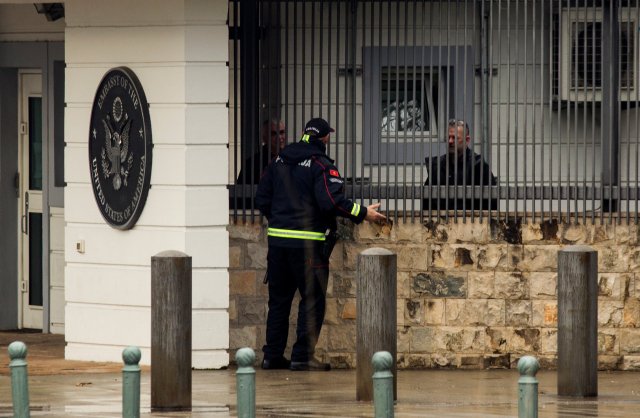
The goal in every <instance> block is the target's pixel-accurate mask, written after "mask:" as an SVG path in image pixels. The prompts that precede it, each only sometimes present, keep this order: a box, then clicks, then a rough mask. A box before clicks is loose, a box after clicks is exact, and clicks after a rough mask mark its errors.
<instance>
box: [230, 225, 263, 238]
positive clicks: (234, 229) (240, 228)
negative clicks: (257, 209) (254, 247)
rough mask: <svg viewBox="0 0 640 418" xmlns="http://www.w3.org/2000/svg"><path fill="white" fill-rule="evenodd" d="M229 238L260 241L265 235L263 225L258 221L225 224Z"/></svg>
mask: <svg viewBox="0 0 640 418" xmlns="http://www.w3.org/2000/svg"><path fill="white" fill-rule="evenodd" d="M227 230H228V231H229V238H230V239H238V240H242V241H250V242H261V241H263V239H264V236H265V227H264V225H262V224H261V223H260V222H259V221H256V222H255V223H246V224H230V225H228V226H227Z"/></svg>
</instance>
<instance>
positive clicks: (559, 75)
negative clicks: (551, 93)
mask: <svg viewBox="0 0 640 418" xmlns="http://www.w3.org/2000/svg"><path fill="white" fill-rule="evenodd" d="M556 3H557V5H558V19H560V20H559V23H558V39H561V38H560V31H561V30H562V2H561V1H558V2H556ZM569 30H570V28H569ZM561 59H562V57H561V56H560V52H559V51H558V61H559V60H561ZM561 76H562V74H560V67H558V79H560V77H561ZM563 89H564V87H563V86H562V85H561V82H560V81H558V97H559V98H561V97H562V90H563ZM557 113H558V189H557V192H558V212H557V216H558V222H562V197H561V196H562V108H561V106H560V104H559V105H558V112H557Z"/></svg>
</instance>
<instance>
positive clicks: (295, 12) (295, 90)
mask: <svg viewBox="0 0 640 418" xmlns="http://www.w3.org/2000/svg"><path fill="white" fill-rule="evenodd" d="M292 70H293V103H292V105H293V109H292V110H293V132H294V135H295V136H296V139H295V140H297V139H298V136H299V135H300V131H301V130H298V2H297V1H294V2H293V68H292ZM303 126H304V125H303Z"/></svg>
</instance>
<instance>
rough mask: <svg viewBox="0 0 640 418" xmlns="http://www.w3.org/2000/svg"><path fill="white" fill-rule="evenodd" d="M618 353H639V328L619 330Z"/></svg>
mask: <svg viewBox="0 0 640 418" xmlns="http://www.w3.org/2000/svg"><path fill="white" fill-rule="evenodd" d="M620 353H621V354H625V355H626V354H638V353H640V329H626V328H623V329H621V330H620Z"/></svg>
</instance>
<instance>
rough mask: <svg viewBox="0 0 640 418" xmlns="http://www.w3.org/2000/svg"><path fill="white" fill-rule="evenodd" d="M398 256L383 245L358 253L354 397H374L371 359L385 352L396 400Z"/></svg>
mask: <svg viewBox="0 0 640 418" xmlns="http://www.w3.org/2000/svg"><path fill="white" fill-rule="evenodd" d="M396 276H397V256H396V255H395V254H394V253H392V252H391V251H389V250H386V249H384V248H370V249H368V250H365V251H363V252H361V253H360V254H358V269H357V276H356V281H357V292H356V293H357V294H356V399H357V400H358V401H371V400H373V381H372V378H371V376H372V375H373V370H372V368H371V367H372V366H371V358H372V357H373V354H374V353H375V352H377V351H388V352H389V353H390V354H391V357H392V358H393V359H394V361H393V364H392V366H391V372H392V373H393V376H394V378H393V398H394V399H397V381H396V362H395V358H396V357H397V320H396V315H397V311H396V305H397V301H396V294H397V287H396V286H397V285H396V282H397V277H396Z"/></svg>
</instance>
